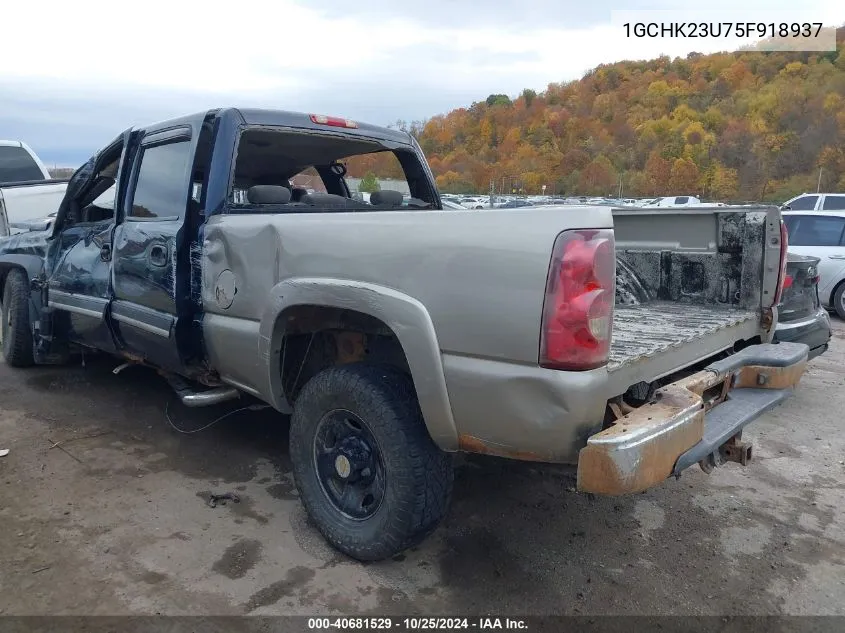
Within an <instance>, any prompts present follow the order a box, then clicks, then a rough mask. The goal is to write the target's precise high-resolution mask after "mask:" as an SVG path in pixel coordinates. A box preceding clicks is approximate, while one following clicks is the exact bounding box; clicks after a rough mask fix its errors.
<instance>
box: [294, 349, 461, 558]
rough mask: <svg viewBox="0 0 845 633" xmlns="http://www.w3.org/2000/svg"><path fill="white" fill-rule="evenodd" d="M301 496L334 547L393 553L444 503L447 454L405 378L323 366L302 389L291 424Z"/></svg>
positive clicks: (357, 367) (421, 532)
mask: <svg viewBox="0 0 845 633" xmlns="http://www.w3.org/2000/svg"><path fill="white" fill-rule="evenodd" d="M290 455H291V461H292V462H293V474H294V479H295V481H296V486H297V488H298V489H299V494H300V499H301V500H302V503H303V505H304V506H305V510H306V511H307V512H308V514H309V516H310V517H311V519H312V520H313V521H314V522H315V523H316V526H317V528H318V529H319V530H320V532H321V533H322V534H323V536H324V537H325V538H326V540H327V541H328V542H329V543H331V544H332V545H333V546H334V547H335V548H337V549H338V550H340V551H341V552H343V553H344V554H347V555H348V556H351V557H352V558H355V559H357V560H360V561H377V560H383V559H385V558H389V557H390V556H394V555H396V554H398V553H399V552H401V551H403V550H405V549H407V548H408V547H411V546H412V545H415V544H416V543H419V542H420V541H422V540H423V539H424V538H425V537H426V536H427V535H428V534H429V533H431V532H432V531H433V530H434V529H435V528H436V527H437V525H438V524H439V523H440V521H441V520H442V519H443V517H444V516H445V515H446V511H447V509H448V507H449V500H450V498H451V494H452V481H453V477H454V473H453V469H452V463H451V459H450V457H449V455H448V454H446V453H445V452H443V451H441V450H440V449H439V448H438V447H437V446H436V445H435V443H434V442H433V441H432V439H431V437H430V436H429V434H428V431H427V430H426V427H425V423H424V421H423V417H422V413H421V412H420V408H419V405H418V403H417V398H416V394H415V392H414V386H413V383H412V381H411V379H410V378H409V377H408V376H406V375H405V374H403V373H401V372H399V371H398V370H396V369H394V368H392V367H389V366H382V365H368V364H363V363H361V364H359V363H353V364H348V365H340V366H336V367H330V368H329V369H326V370H324V371H322V372H320V373H319V374H317V375H316V376H314V377H313V378H312V379H311V380H310V381H308V383H306V385H305V386H304V387H303V388H302V391H301V392H300V394H299V396H298V398H297V399H296V403H295V404H294V408H293V416H292V417H291V423H290Z"/></svg>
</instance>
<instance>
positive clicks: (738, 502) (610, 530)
mask: <svg viewBox="0 0 845 633" xmlns="http://www.w3.org/2000/svg"><path fill="white" fill-rule="evenodd" d="M835 327H836V338H835V339H834V341H833V343H834V345H833V349H832V350H830V351H829V352H828V353H827V354H825V355H824V356H822V357H821V358H819V359H817V360H815V361H813V362H812V364H811V368H810V369H809V371H808V374H807V376H806V377H805V379H804V381H803V383H802V385H801V388H800V391H799V393H798V394H797V395H796V396H795V397H793V398H792V399H791V400H790V401H788V402H787V403H786V404H784V405H783V406H781V407H780V408H779V409H777V410H775V411H774V412H772V413H770V414H768V415H766V416H765V417H764V418H762V419H761V420H759V421H758V422H756V423H755V424H753V425H752V426H751V427H749V430H748V431H747V433H746V435H747V436H749V437H750V438H751V439H754V441H755V460H754V461H753V462H752V464H751V465H749V466H748V467H747V468H744V469H743V468H742V467H740V466H737V465H729V466H726V467H724V468H721V469H717V470H716V471H715V472H714V473H713V474H712V475H710V476H707V475H705V474H704V473H702V472H701V471H700V470H699V469H697V468H696V469H691V470H690V471H688V472H687V473H686V474H685V475H684V476H683V477H682V478H681V480H680V481H674V480H673V481H667V482H666V483H665V484H664V485H662V486H661V487H659V488H658V489H656V490H653V491H650V492H648V493H645V494H641V495H635V496H632V497H627V498H621V499H610V498H598V499H590V498H588V497H587V496H586V495H579V494H576V493H574V492H572V486H573V484H574V481H573V479H572V477H571V475H570V474H569V473H567V472H564V471H562V470H561V469H558V468H551V467H537V466H531V465H525V464H519V463H513V462H506V461H498V460H492V459H476V458H471V459H467V460H465V461H464V462H463V464H462V465H461V466H460V468H459V470H458V476H457V480H456V485H455V496H454V502H453V506H452V512H451V515H450V516H449V518H448V520H447V521H446V522H445V524H444V525H443V526H442V527H441V528H440V529H439V530H438V531H437V532H436V533H435V534H434V536H433V537H431V538H430V539H429V540H427V541H426V542H425V543H424V544H423V545H422V546H421V547H419V548H417V549H416V550H414V551H410V552H408V553H407V554H405V555H402V556H398V557H396V559H395V560H392V561H388V562H385V563H379V564H370V565H362V564H359V563H356V562H353V561H351V560H349V559H346V558H344V557H343V556H340V555H338V554H337V553H336V552H334V551H333V550H332V549H330V548H329V547H328V546H327V545H326V544H325V543H324V542H323V540H322V539H321V538H320V536H319V535H318V534H317V532H316V531H315V529H314V528H313V527H311V526H310V525H309V524H308V521H307V520H306V517H305V515H304V513H303V510H302V508H301V507H300V504H299V501H298V500H297V494H296V490H295V488H294V486H293V485H292V481H291V475H290V464H289V462H288V457H287V454H286V447H285V441H286V440H285V438H286V435H287V421H286V419H285V418H282V417H280V416H278V415H277V414H270V413H267V412H257V413H256V412H253V411H249V412H244V413H238V414H235V415H232V416H230V417H229V418H228V419H226V420H224V421H222V422H220V423H218V424H216V425H215V426H213V427H211V428H210V429H208V430H205V431H202V432H199V433H196V434H193V435H182V434H179V433H177V432H176V431H174V430H173V429H172V428H171V426H170V425H169V424H168V422H167V419H166V417H165V407H166V405H168V401H169V403H170V404H169V410H170V414H171V417H172V419H173V422H174V423H176V424H178V425H180V426H182V427H184V428H188V429H194V428H199V427H201V426H203V424H205V423H207V422H209V421H211V420H213V419H214V418H215V417H217V416H219V415H220V414H221V413H224V412H226V411H227V410H228V409H223V408H221V409H216V410H214V411H211V410H196V411H191V410H189V409H185V408H183V407H182V406H181V405H178V404H176V403H175V401H174V398H173V396H172V395H171V394H170V392H169V390H168V388H167V386H166V385H165V384H164V382H163V381H162V380H161V379H159V378H158V377H157V376H156V375H155V374H153V373H152V372H149V371H148V370H145V369H140V368H129V369H127V370H125V371H124V372H122V373H120V374H119V375H113V374H112V372H111V370H112V368H114V367H115V365H116V362H113V361H111V360H110V359H101V360H97V361H91V360H89V362H88V364H87V366H86V367H82V366H79V365H77V366H74V367H66V368H36V369H32V370H24V371H22V370H11V369H10V368H8V367H6V366H5V365H0V399H2V400H0V402H2V410H0V448H9V449H11V453H10V454H9V455H8V456H6V457H3V458H0V613H5V614H78V615H83V614H84V615H89V614H115V615H116V614H128V613H163V614H203V615H208V614H243V613H253V614H281V613H300V614H305V613H308V614H311V613H325V614H328V613H338V614H351V613H361V612H368V613H392V614H414V613H421V614H427V615H431V614H435V613H442V614H454V613H464V614H471V613H499V614H503V613H507V614H545V613H582V614H588V613H591V614H606V613H616V614H623V613H637V614H770V613H788V614H845V504H843V487H845V465H843V464H844V463H845V462H843V460H844V459H845V450H843V449H844V448H845V433H843V415H842V412H843V410H845V344H843V342H842V339H843V338H845V325H843V324H842V323H841V322H839V321H837V322H836V324H835ZM231 408H234V407H230V409H231ZM56 443H58V446H54V444H56ZM230 491H231V492H235V493H237V494H238V495H239V496H240V499H241V501H240V503H232V502H229V503H227V504H226V505H218V506H217V507H215V508H212V507H210V506H209V504H208V503H206V500H207V498H208V495H209V494H210V493H223V492H230Z"/></svg>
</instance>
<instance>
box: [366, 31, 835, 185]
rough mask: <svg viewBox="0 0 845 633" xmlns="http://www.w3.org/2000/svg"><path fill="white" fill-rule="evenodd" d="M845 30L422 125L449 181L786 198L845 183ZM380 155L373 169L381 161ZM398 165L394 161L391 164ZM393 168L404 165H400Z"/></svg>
mask: <svg viewBox="0 0 845 633" xmlns="http://www.w3.org/2000/svg"><path fill="white" fill-rule="evenodd" d="M843 36H845V31H843V29H839V31H838V33H837V42H838V50H837V51H833V52H825V53H794V52H768V53H767V52H737V53H722V54H714V55H700V54H697V53H691V54H689V55H688V56H687V57H686V58H675V59H670V58H668V57H660V58H658V59H654V60H650V61H625V62H619V63H614V64H608V65H603V66H599V67H597V68H595V69H594V70H592V71H590V72H589V73H587V74H586V76H584V77H583V78H582V79H580V80H577V81H571V82H566V83H559V84H550V85H549V86H548V88H547V89H546V90H545V91H543V92H539V93H537V92H535V91H533V90H525V91H523V92H522V94H521V95H519V96H518V97H517V98H515V99H511V98H510V97H508V96H507V95H502V94H494V95H490V96H489V97H488V98H487V99H486V100H485V101H482V102H480V103H474V104H472V105H471V106H470V107H468V108H459V109H457V110H453V111H452V112H450V113H448V114H446V115H441V116H435V117H433V118H432V119H430V120H428V121H427V122H425V123H424V124H419V123H418V124H415V125H414V126H412V132H413V133H415V134H416V135H417V136H418V138H419V141H420V144H421V145H422V148H423V150H424V151H425V153H426V156H427V157H428V159H429V161H430V163H431V166H432V169H433V171H434V173H435V175H436V176H437V184H438V186H439V188H440V189H441V191H444V192H481V193H484V192H488V191H489V190H490V183H491V181H493V183H494V184H495V190H496V191H506V192H510V191H513V190H521V191H522V192H523V193H530V194H533V193H540V192H541V190H542V185H546V186H547V193H562V194H566V195H616V194H618V192H619V188H620V183H621V185H622V193H623V195H624V196H657V195H671V194H698V195H700V196H702V197H705V198H708V199H720V200H784V199H786V198H788V197H790V196H791V195H793V194H797V193H802V192H804V191H815V190H816V187H817V185H818V184H819V176H821V185H820V186H821V190H822V191H825V190H838V191H845V51H844V50H843V48H845V47H843ZM378 162H379V159H378V158H376V157H372V158H371V159H370V160H368V161H367V164H366V165H363V166H362V167H361V169H364V168H366V170H367V171H375V172H376V173H379V171H380V169H378V167H379V165H378V164H377V163H378ZM385 167H387V165H385ZM391 171H392V169H391Z"/></svg>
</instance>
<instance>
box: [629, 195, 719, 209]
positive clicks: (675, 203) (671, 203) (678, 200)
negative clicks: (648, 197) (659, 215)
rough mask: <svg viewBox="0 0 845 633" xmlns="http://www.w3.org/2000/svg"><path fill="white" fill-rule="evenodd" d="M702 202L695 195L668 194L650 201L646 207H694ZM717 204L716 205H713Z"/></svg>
mask: <svg viewBox="0 0 845 633" xmlns="http://www.w3.org/2000/svg"><path fill="white" fill-rule="evenodd" d="M700 204H701V200H699V199H698V198H696V197H695V196H668V197H664V198H657V199H656V200H653V201H651V202H649V203H647V204H646V205H644V206H646V207H693V206H698V205H700ZM713 206H715V205H713Z"/></svg>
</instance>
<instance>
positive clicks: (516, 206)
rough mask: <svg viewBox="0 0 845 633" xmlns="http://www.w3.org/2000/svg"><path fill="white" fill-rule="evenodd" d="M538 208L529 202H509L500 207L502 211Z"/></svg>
mask: <svg viewBox="0 0 845 633" xmlns="http://www.w3.org/2000/svg"><path fill="white" fill-rule="evenodd" d="M533 206H537V205H535V204H534V203H531V202H529V201H528V200H508V201H507V202H505V203H504V204H502V205H500V206H499V208H500V209H519V208H521V207H533Z"/></svg>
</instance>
